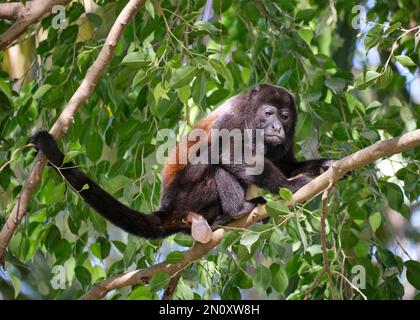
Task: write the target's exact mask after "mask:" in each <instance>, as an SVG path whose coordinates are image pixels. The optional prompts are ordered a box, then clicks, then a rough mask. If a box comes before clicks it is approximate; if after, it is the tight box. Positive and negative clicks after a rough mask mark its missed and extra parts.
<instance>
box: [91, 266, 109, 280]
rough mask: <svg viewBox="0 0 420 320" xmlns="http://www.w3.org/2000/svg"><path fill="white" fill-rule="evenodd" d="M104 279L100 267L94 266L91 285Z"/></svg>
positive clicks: (104, 276)
mask: <svg viewBox="0 0 420 320" xmlns="http://www.w3.org/2000/svg"><path fill="white" fill-rule="evenodd" d="M105 278H106V273H105V270H104V269H103V268H102V267H101V266H94V267H93V268H92V283H95V282H97V281H99V280H103V279H105Z"/></svg>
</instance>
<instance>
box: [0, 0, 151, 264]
mask: <svg viewBox="0 0 420 320" xmlns="http://www.w3.org/2000/svg"><path fill="white" fill-rule="evenodd" d="M143 3H144V0H130V1H129V2H128V3H127V5H126V6H125V8H124V9H123V10H122V11H121V13H120V14H119V16H118V18H117V20H116V21H115V23H114V25H113V27H112V28H111V31H110V32H109V34H108V37H107V38H106V41H105V44H104V46H103V47H102V50H101V52H100V53H99V55H98V57H97V58H96V60H95V62H94V63H93V64H92V66H91V67H90V68H89V70H88V71H87V73H86V76H85V79H84V80H83V82H82V84H81V85H80V87H79V88H78V89H77V90H76V92H75V93H74V94H73V96H72V98H71V99H70V101H69V102H68V104H67V105H66V107H65V108H64V110H63V112H62V113H61V115H60V116H59V118H58V119H57V121H56V122H55V124H54V125H53V127H52V129H51V130H50V133H51V134H52V135H53V136H54V137H55V138H56V139H60V138H61V137H62V136H63V135H64V134H65V133H66V132H67V130H68V128H69V126H70V125H71V124H72V123H73V121H74V116H75V114H76V112H77V111H78V110H79V109H80V107H81V106H82V105H83V104H84V103H85V102H86V100H87V99H88V98H89V97H90V96H91V95H92V92H93V89H94V88H95V86H96V84H97V83H98V81H99V79H100V77H101V75H102V73H103V72H104V70H105V69H106V67H107V66H108V65H109V63H110V62H111V59H112V57H113V55H114V51H115V47H116V45H117V43H118V41H119V39H120V38H121V36H122V33H123V31H124V29H125V27H126V26H127V24H128V22H129V21H130V20H131V19H132V18H133V17H134V15H135V14H136V13H137V11H138V9H139V8H140V6H141V5H143ZM45 164H46V159H45V157H44V156H43V155H42V154H41V153H40V154H38V156H37V158H36V159H35V164H34V165H33V167H32V169H31V170H30V173H29V177H28V179H27V181H26V182H25V184H24V186H23V188H22V191H21V193H20V194H19V196H18V198H17V202H16V204H15V206H14V207H13V210H12V213H11V214H10V216H9V218H8V219H7V221H6V224H5V225H4V226H3V229H2V230H1V232H0V266H4V263H5V259H4V257H5V254H6V247H7V245H8V243H9V241H10V239H11V238H12V236H13V234H14V232H15V231H16V228H17V227H18V225H19V222H20V221H21V220H22V218H23V217H24V216H25V213H26V209H27V207H28V204H29V201H30V199H31V197H32V194H33V193H34V191H35V188H36V186H37V185H38V183H39V182H40V180H41V175H42V171H43V169H44V167H45Z"/></svg>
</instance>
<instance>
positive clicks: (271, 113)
mask: <svg viewBox="0 0 420 320" xmlns="http://www.w3.org/2000/svg"><path fill="white" fill-rule="evenodd" d="M273 114H274V111H273V110H266V111H265V115H266V116H272V115H273Z"/></svg>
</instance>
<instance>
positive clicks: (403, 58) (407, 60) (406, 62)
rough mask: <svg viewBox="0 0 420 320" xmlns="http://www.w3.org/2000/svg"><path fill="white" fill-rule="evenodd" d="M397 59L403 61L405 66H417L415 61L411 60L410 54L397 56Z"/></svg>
mask: <svg viewBox="0 0 420 320" xmlns="http://www.w3.org/2000/svg"><path fill="white" fill-rule="evenodd" d="M395 59H396V60H397V61H398V62H399V63H401V64H402V65H403V66H407V67H411V66H415V65H416V64H415V63H414V61H413V60H411V58H410V57H408V56H395Z"/></svg>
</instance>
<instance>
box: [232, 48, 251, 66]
mask: <svg viewBox="0 0 420 320" xmlns="http://www.w3.org/2000/svg"><path fill="white" fill-rule="evenodd" d="M232 58H233V61H235V62H236V63H237V64H240V65H242V66H244V67H250V66H251V59H250V58H249V57H248V56H247V55H246V54H245V53H243V52H242V51H240V50H236V51H234V52H232Z"/></svg>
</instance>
